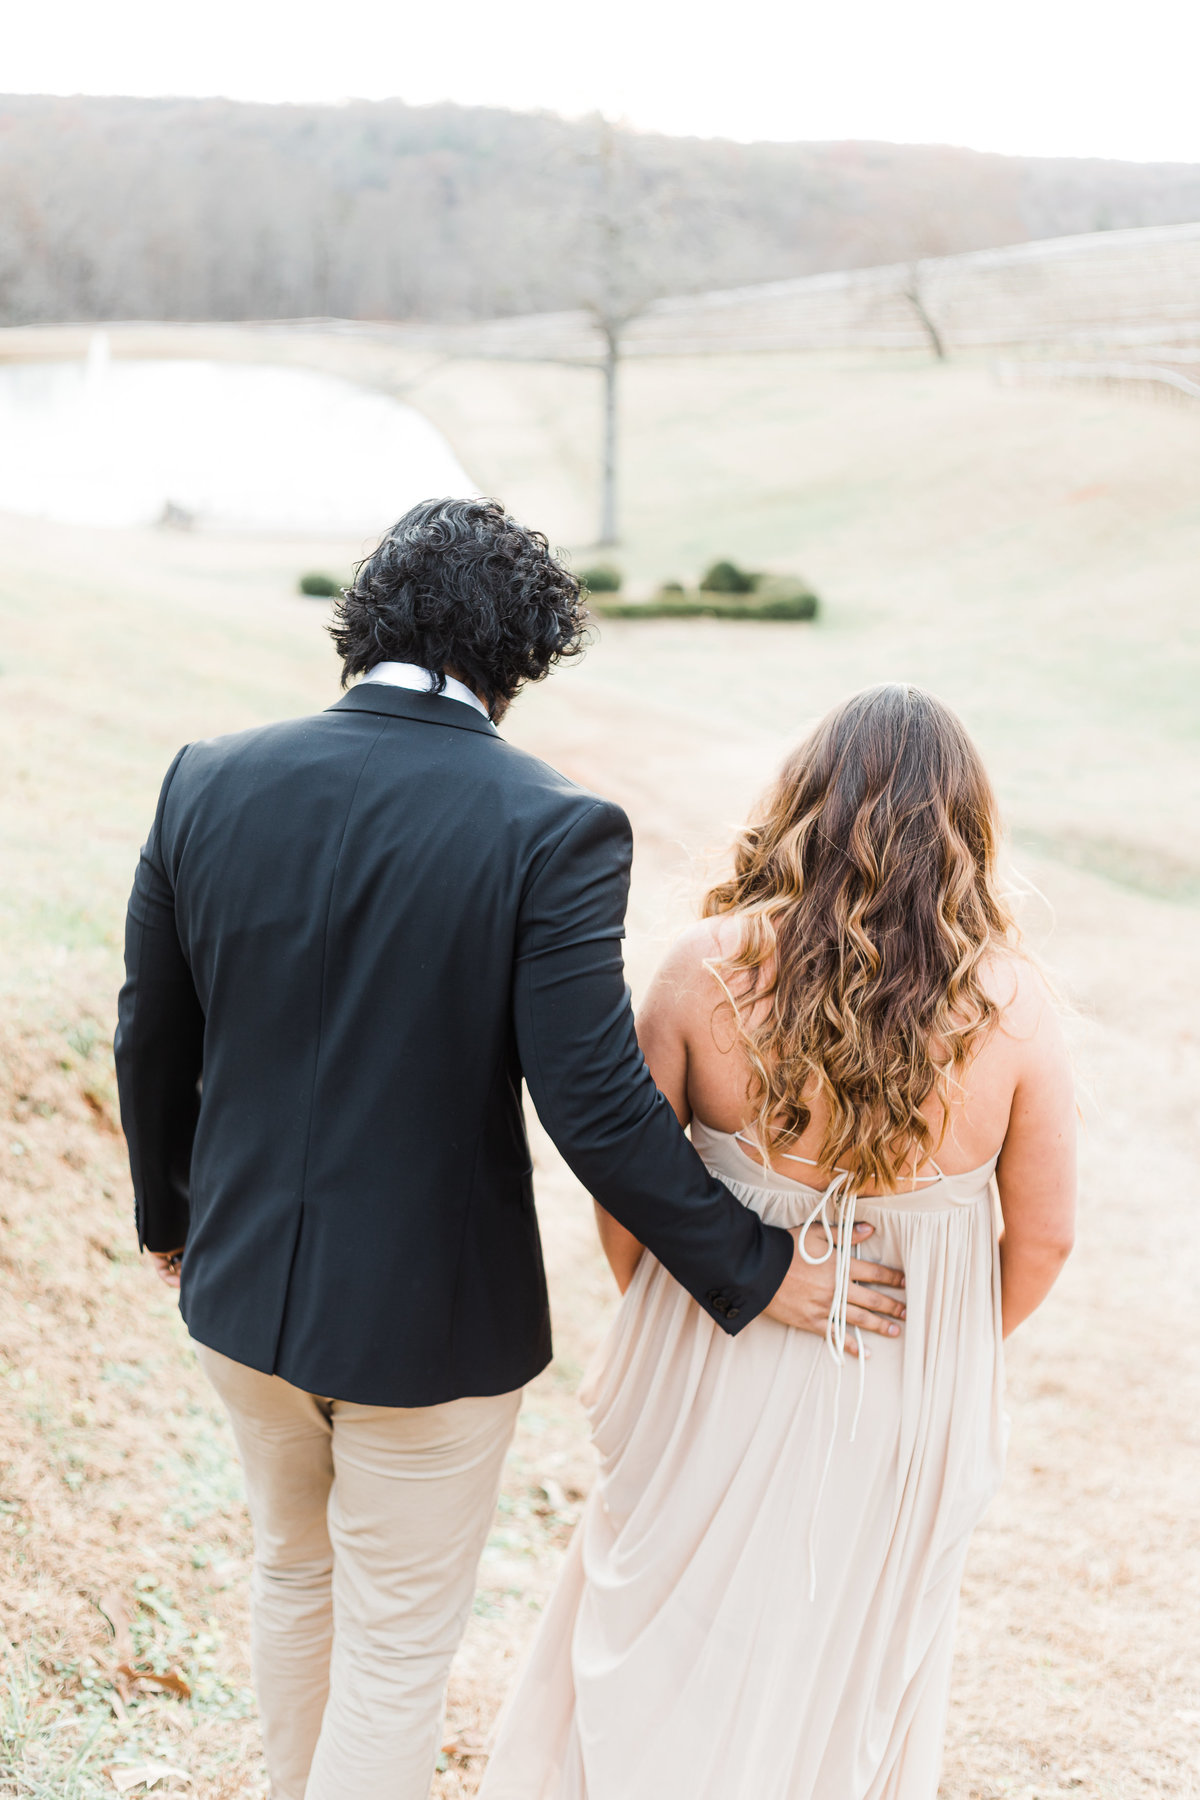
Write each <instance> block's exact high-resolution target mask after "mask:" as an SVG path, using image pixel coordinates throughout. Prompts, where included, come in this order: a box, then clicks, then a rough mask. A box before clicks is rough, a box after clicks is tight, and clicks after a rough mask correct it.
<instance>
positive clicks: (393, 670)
mask: <svg viewBox="0 0 1200 1800" xmlns="http://www.w3.org/2000/svg"><path fill="white" fill-rule="evenodd" d="M363 680H364V681H380V682H383V683H384V685H385V686H387V687H402V688H415V689H416V691H417V692H418V693H419V694H429V693H432V691H433V684H434V680H435V677H434V676H433V675H431V674H430V672H429V670H428V669H423V668H422V667H421V665H420V663H410V662H381V663H376V664H375V667H374V668H373V669H372V670H371V672H370V674H368V675H364V676H363ZM440 698H441V699H443V700H461V701H462V703H463V705H464V706H473V707H474V708H475V711H476V712H477V713H482V714H483V716H484V718H485V719H486V718H487V716H488V709H487V707H486V706H485V705H484V704H483V701H482V700H481V699H480V698H479V695H478V694H475V693H472V691H471V689H470V688H469V687H468V686H467V684H466V682H465V681H459V680H458V679H457V677H456V676H454V675H447V677H446V686H445V688H444V689H443V690H442V693H441V696H440Z"/></svg>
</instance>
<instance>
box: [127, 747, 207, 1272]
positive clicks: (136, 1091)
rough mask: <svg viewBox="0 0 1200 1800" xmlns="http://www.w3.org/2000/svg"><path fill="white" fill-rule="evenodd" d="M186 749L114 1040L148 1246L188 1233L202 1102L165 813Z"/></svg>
mask: <svg viewBox="0 0 1200 1800" xmlns="http://www.w3.org/2000/svg"><path fill="white" fill-rule="evenodd" d="M183 754H184V752H183V751H182V750H181V751H180V752H179V755H178V756H177V757H176V758H175V761H174V762H173V763H172V764H171V767H170V768H169V769H168V771H167V776H166V780H165V781H164V782H163V786H162V793H161V794H160V795H159V801H158V811H157V813H156V814H155V818H154V824H153V827H152V828H151V832H150V836H149V838H148V839H147V840H146V843H145V846H144V847H143V849H142V854H141V859H140V861H139V863H138V867H137V874H136V876H135V878H134V883H133V892H132V894H131V895H130V897H129V910H128V913H127V915H126V921H125V985H124V986H123V987H122V989H121V994H120V999H119V1000H118V1003H117V1019H118V1023H117V1036H116V1042H115V1045H114V1049H115V1053H116V1064H117V1090H118V1093H119V1095H120V1101H121V1124H122V1125H123V1126H124V1129H125V1137H126V1141H127V1143H128V1146H129V1168H130V1173H131V1175H132V1177H133V1192H134V1200H135V1203H136V1207H137V1230H138V1243H139V1244H140V1245H141V1246H142V1248H143V1249H144V1250H175V1249H178V1248H179V1247H180V1246H181V1245H182V1244H183V1243H185V1242H186V1240H187V1234H188V1182H189V1174H190V1167H191V1159H192V1140H193V1138H194V1136H195V1132H196V1120H197V1117H198V1114H199V1110H200V1100H199V1082H200V1072H201V1065H202V1060H203V1053H204V1014H203V1012H202V1011H201V1008H200V1002H199V1000H198V999H197V998H196V990H195V987H194V985H193V983H192V975H191V970H190V969H189V968H188V965H187V961H186V959H185V957H184V954H183V950H182V948H181V946H180V942H179V933H178V931H177V929H176V924H175V895H174V892H173V889H172V886H171V881H170V878H169V876H168V873H167V868H166V864H165V862H164V859H163V849H162V838H163V814H164V812H165V809H166V804H167V795H168V793H169V792H170V788H171V783H172V781H173V780H174V777H175V771H176V770H177V769H178V767H179V763H180V760H181V758H182V757H183Z"/></svg>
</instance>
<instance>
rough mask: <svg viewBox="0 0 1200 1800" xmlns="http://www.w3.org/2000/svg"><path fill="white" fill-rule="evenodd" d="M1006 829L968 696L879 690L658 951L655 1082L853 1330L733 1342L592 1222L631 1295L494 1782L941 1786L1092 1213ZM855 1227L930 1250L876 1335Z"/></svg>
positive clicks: (621, 1796)
mask: <svg viewBox="0 0 1200 1800" xmlns="http://www.w3.org/2000/svg"><path fill="white" fill-rule="evenodd" d="M997 837H998V826H997V819H996V808H995V801H994V798H993V795H992V791H991V787H990V785H989V782H988V779H987V776H986V774H985V772H984V769H983V766H982V764H981V762H980V759H979V756H978V753H977V752H976V750H975V748H974V746H973V745H972V743H971V741H970V739H969V738H968V736H967V734H966V732H965V730H964V729H963V727H962V725H961V724H960V722H959V721H958V720H957V719H956V718H955V716H954V715H953V714H952V713H951V712H950V711H949V710H948V709H947V708H946V707H944V706H943V705H941V703H940V702H938V701H937V700H935V699H934V698H933V697H932V696H930V695H929V694H926V693H923V692H921V691H920V690H919V689H916V688H912V687H907V686H890V687H882V688H875V689H872V690H869V691H868V692H866V693H863V694H859V695H857V696H856V697H855V698H854V699H852V700H850V701H848V702H847V703H846V704H845V705H843V706H841V707H839V708H837V709H836V710H835V711H834V712H832V713H830V714H829V716H828V717H827V718H826V719H825V720H824V721H823V722H822V723H821V724H820V725H819V726H818V727H817V729H816V731H815V732H814V733H813V734H812V736H811V737H810V738H809V739H808V740H807V742H806V743H804V744H803V745H802V746H801V748H800V749H799V750H798V751H796V752H795V754H794V755H793V756H792V757H791V758H790V759H789V761H788V762H787V764H786V765H785V767H784V769H783V772H782V774H781V776H780V778H779V781H778V783H777V785H776V787H775V789H774V791H773V793H771V795H770V796H769V797H768V799H767V801H766V803H765V806H764V807H763V809H762V811H761V813H760V816H759V818H758V820H757V821H756V822H755V823H754V824H752V825H750V826H749V827H748V828H747V829H746V830H745V831H744V832H743V833H742V835H741V837H740V839H739V840H738V843H737V846H736V851H735V858H734V873H733V875H732V877H731V878H730V879H729V880H728V881H725V882H722V883H721V884H720V885H719V886H717V887H715V888H714V889H713V890H712V892H711V893H710V894H709V895H708V898H707V901H706V904H705V908H704V912H705V917H704V919H703V921H702V923H701V924H699V925H698V926H696V927H695V928H694V929H692V930H691V931H689V932H688V933H687V934H686V935H685V936H684V937H683V938H682V939H681V941H680V942H679V943H678V944H677V945H676V947H675V948H674V950H673V951H672V952H671V954H670V955H669V956H668V958H667V960H666V962H665V964H664V965H663V967H662V969H661V970H660V972H659V974H658V976H657V978H656V980H655V982H654V985H653V988H652V990H651V992H650V994H649V996H648V999H647V1002H646V1006H645V1009H644V1012H643V1014H642V1017H641V1019H640V1021H639V1035H640V1037H641V1039H642V1043H643V1047H644V1049H645V1053H646V1057H647V1059H648V1061H649V1064H650V1068H651V1071H652V1073H653V1074H654V1077H655V1079H656V1081H657V1082H658V1084H659V1086H660V1087H661V1088H662V1090H663V1092H664V1093H665V1094H666V1095H667V1097H668V1099H669V1100H670V1101H671V1103H672V1105H673V1106H674V1107H675V1110H676V1112H677V1113H678V1115H679V1118H680V1120H681V1121H682V1122H683V1123H684V1124H689V1125H690V1127H691V1132H692V1139H693V1142H694V1143H695V1145H696V1148H697V1149H698V1150H699V1152H700V1154H701V1156H702V1157H703V1158H704V1160H705V1161H706V1162H707V1164H708V1165H709V1167H710V1168H711V1169H712V1170H713V1171H714V1172H715V1173H716V1174H717V1175H719V1176H721V1178H722V1179H723V1180H725V1181H726V1182H727V1183H728V1184H729V1186H730V1187H731V1188H732V1189H733V1190H734V1192H735V1193H737V1194H738V1196H739V1197H740V1198H741V1199H742V1200H743V1201H744V1202H745V1204H746V1205H747V1206H751V1207H753V1208H755V1210H756V1211H758V1212H759V1213H761V1214H762V1215H763V1216H764V1217H766V1218H768V1219H770V1220H771V1221H772V1222H773V1223H777V1224H783V1225H788V1226H796V1227H801V1228H806V1229H802V1236H801V1248H802V1253H803V1254H804V1255H806V1256H807V1257H808V1258H810V1259H817V1258H822V1257H828V1258H830V1259H831V1262H832V1263H833V1265H834V1267H835V1283H834V1299H833V1302H832V1305H831V1309H830V1315H829V1324H828V1330H827V1334H826V1338H825V1341H824V1342H822V1340H821V1339H820V1338H818V1337H815V1336H811V1335H808V1334H805V1333H802V1332H797V1331H789V1330H788V1329H786V1328H785V1327H783V1326H780V1325H777V1324H776V1323H775V1322H774V1321H772V1320H770V1319H765V1318H760V1319H757V1320H755V1321H754V1322H753V1323H752V1324H751V1325H750V1326H749V1327H748V1328H747V1329H746V1330H745V1331H744V1332H742V1333H741V1334H740V1335H739V1336H737V1337H735V1338H730V1337H728V1336H726V1335H725V1334H724V1333H723V1332H720V1331H718V1330H717V1329H716V1328H715V1327H714V1326H713V1324H712V1322H711V1321H710V1320H709V1319H708V1318H707V1317H706V1316H705V1315H704V1314H703V1313H702V1312H701V1310H700V1309H699V1307H697V1306H696V1305H695V1303H694V1302H693V1301H692V1300H691V1299H690V1298H689V1297H688V1295H687V1294H685V1293H684V1291H683V1290H682V1289H681V1288H679V1287H678V1286H677V1285H676V1284H675V1283H674V1282H673V1281H672V1280H671V1278H670V1277H669V1276H668V1275H667V1274H666V1272H665V1270H664V1269H663V1268H662V1267H661V1266H660V1265H659V1264H658V1263H657V1262H655V1260H654V1259H653V1258H652V1257H651V1256H650V1255H649V1254H647V1253H644V1252H643V1251H642V1249H641V1246H640V1245H639V1244H637V1242H636V1241H635V1240H634V1239H633V1238H631V1237H630V1236H629V1234H628V1233H627V1232H626V1231H624V1230H623V1229H622V1227H621V1226H619V1225H618V1224H617V1223H616V1221H615V1220H613V1219H611V1218H609V1217H607V1216H604V1217H602V1218H601V1220H600V1226H601V1235H602V1239H603V1242H604V1247H605V1251H606V1253H607V1255H608V1259H609V1262H610V1263H611V1265H612V1268H613V1272H614V1274H615V1276H616V1278H617V1281H618V1283H619V1284H620V1286H621V1288H622V1290H623V1291H624V1296H625V1297H624V1301H623V1303H622V1306H621V1309H620V1312H619V1313H618V1316H617V1319H616V1321H615V1323H614V1325H613V1328H612V1330H611V1332H610V1334H609V1337H608V1340H607V1342H606V1343H605V1345H604V1347H603V1349H602V1351H601V1353H600V1356H599V1359H598V1362H597V1364H596V1366H595V1368H594V1369H593V1370H592V1372H591V1373H590V1375H589V1377H588V1380H587V1382H586V1384H585V1388H584V1401H585V1404H586V1406H587V1408H588V1411H589V1413H590V1416H591V1420H592V1426H593V1431H594V1435H595V1442H596V1446H597V1450H598V1452H599V1458H600V1470H599V1476H598V1480H597V1483H596V1487H595V1490H594V1492H593V1493H592V1496H591V1499H590V1501H589V1503H588V1507H587V1509H586V1512H585V1515H584V1518H583V1521H582V1523H581V1525H580V1527H579V1530H578V1532H577V1534H576V1537H575V1540H574V1543H573V1545H572V1548H571V1552H570V1556H569V1558H568V1561H567V1564H566V1567H565V1569H564V1571H563V1575H562V1578H561V1580H560V1583H559V1586H558V1588H557V1590H556V1593H555V1595H554V1597H553V1599H552V1601H551V1603H550V1606H549V1608H548V1610H547V1612H546V1615H545V1617H544V1619H543V1622H542V1626H541V1629H540V1632H539V1635H538V1638H537V1640H536V1642H535V1644H534V1648H533V1652H532V1656H531V1658H530V1661H529V1664H528V1666H527V1668H526V1670H525V1672H524V1675H523V1676H522V1678H521V1680H520V1682H519V1684H518V1686H517V1689H516V1691H515V1693H514V1695H513V1697H512V1699H511V1701H510V1703H509V1707H508V1709H507V1711H506V1714H505V1716H504V1719H503V1721H502V1724H501V1729H500V1734H499V1739H498V1742H497V1746H496V1750H495V1753H494V1756H493V1758H492V1762H491V1765H490V1767H489V1770H488V1773H487V1776H486V1778H485V1780H484V1784H483V1788H482V1791H481V1800H718V1797H719V1800H934V1795H935V1794H936V1791H937V1785H938V1769H939V1763H940V1759H941V1748H942V1736H943V1728H944V1720H945V1712H946V1699H947V1690H948V1686H949V1679H950V1660H951V1650H952V1638H953V1629H954V1614H955V1606H956V1602H957V1598H958V1589H959V1583H960V1578H961V1574H962V1568H963V1562H964V1559H965V1556H966V1551H967V1545H968V1541H969V1539H970V1534H971V1531H972V1529H973V1528H974V1526H975V1524H976V1523H977V1521H978V1520H979V1518H980V1515H981V1514H982V1512H983V1510H984V1508H985V1507H986V1506H987V1504H988V1501H989V1500H990V1499H991V1497H992V1495H993V1494H994V1492H995V1491H996V1487H997V1485H998V1483H999V1481H1000V1476H1001V1471H1002V1464H1003V1456H1004V1435H1005V1425H1004V1417H1003V1411H1002V1401H1003V1351H1002V1337H1003V1336H1006V1335H1007V1334H1008V1333H1009V1332H1010V1331H1012V1330H1013V1329H1014V1328H1015V1327H1016V1326H1017V1325H1019V1324H1020V1323H1021V1321H1022V1320H1023V1319H1025V1318H1026V1317H1028V1315H1029V1314H1030V1313H1031V1312H1032V1311H1033V1310H1034V1308H1035V1307H1036V1306H1037V1305H1038V1304H1039V1303H1040V1302H1041V1301H1042V1300H1043V1299H1044V1298H1045V1296H1046V1294H1047V1293H1048V1291H1049V1289H1050V1287H1051V1285H1052V1283H1053V1282H1054V1280H1055V1277H1056V1276H1057V1274H1058V1272H1059V1270H1060V1268H1061V1266H1062V1264H1063V1262H1064V1261H1065V1259H1066V1257H1067V1255H1068V1253H1069V1250H1070V1246H1071V1237H1072V1218H1073V1209H1074V1191H1075V1172H1074V1138H1075V1107H1074V1098H1073V1092H1072V1082H1071V1074H1070V1068H1069V1064H1068V1058H1067V1054H1066V1051H1065V1048H1064V1044H1063V1039H1062V1035H1061V1032H1060V1030H1059V1026H1058V1023H1057V1020H1056V1017H1055V1014H1054V1011H1053V1009H1052V1006H1051V1005H1050V1002H1049V996H1048V994H1047V990H1046V987H1045V984H1044V983H1043V981H1042V980H1041V978H1040V977H1039V975H1038V974H1037V972H1036V970H1035V969H1034V968H1033V966H1032V965H1031V964H1030V963H1029V962H1028V961H1027V960H1026V959H1025V958H1023V957H1022V955H1021V954H1020V951H1019V949H1018V947H1017V934H1016V929H1015V926H1014V923H1013V919H1012V916H1011V914H1010V912H1009V910H1008V907H1007V905H1006V903H1005V900H1004V897H1003V895H1002V893H1001V891H1000V888H999V885H998V879H997V870H996V857H997ZM993 1188H995V1190H996V1191H997V1192H998V1199H999V1214H1000V1218H1001V1219H1002V1232H1001V1231H1000V1230H998V1219H997V1212H996V1208H995V1205H994V1203H993ZM857 1219H866V1220H869V1221H870V1223H871V1224H873V1225H874V1227H875V1230H876V1238H875V1240H874V1242H875V1243H876V1244H878V1245H879V1246H880V1248H879V1249H878V1250H874V1249H873V1251H872V1254H873V1255H876V1256H877V1257H878V1258H879V1260H880V1261H881V1262H888V1263H891V1264H893V1265H895V1266H899V1267H901V1268H903V1270H904V1272H905V1286H906V1292H905V1306H906V1317H905V1322H904V1324H903V1326H902V1327H901V1328H900V1329H899V1331H898V1333H897V1335H896V1336H895V1337H894V1338H887V1337H883V1338H875V1339H873V1340H872V1344H873V1347H872V1349H871V1350H870V1351H869V1352H868V1351H866V1350H865V1346H864V1344H863V1343H862V1340H861V1338H860V1337H859V1336H858V1332H857V1330H856V1326H855V1317H856V1308H855V1305H854V1297H855V1296H854V1290H853V1288H852V1286H851V1284H850V1283H849V1258H850V1237H851V1232H852V1229H853V1224H854V1222H855V1221H856V1220H857ZM848 1357H849V1358H856V1359H857V1360H856V1363H854V1364H853V1365H852V1366H851V1367H850V1368H849V1369H847V1368H846V1361H847V1358H848ZM868 1357H869V1358H870V1361H869V1365H868V1361H867V1358H868Z"/></svg>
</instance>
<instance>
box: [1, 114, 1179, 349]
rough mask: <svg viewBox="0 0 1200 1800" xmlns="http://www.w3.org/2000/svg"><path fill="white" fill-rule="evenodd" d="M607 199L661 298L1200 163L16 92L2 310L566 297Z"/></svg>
mask: <svg viewBox="0 0 1200 1800" xmlns="http://www.w3.org/2000/svg"><path fill="white" fill-rule="evenodd" d="M797 120H798V123H800V124H802V122H803V111H802V108H801V107H799V106H798V108H797ZM614 168H616V170H617V173H616V176H615V177H614ZM614 196H615V200H616V205H617V207H618V209H619V211H620V213H621V215H622V217H623V221H624V224H623V231H624V233H625V242H624V243H623V246H622V254H623V255H624V256H626V257H627V256H628V253H629V248H630V246H629V243H628V239H629V237H630V235H631V234H632V236H633V237H634V238H637V237H639V236H640V237H641V238H642V240H643V243H642V245H641V246H640V249H641V254H642V257H643V259H645V260H647V261H649V262H652V264H653V282H652V286H653V289H654V291H655V292H656V293H659V294H673V293H674V294H682V293H691V292H697V291H700V290H703V289H706V288H713V287H729V286H740V285H742V284H745V283H748V282H755V281H768V280H775V279H779V278H783V277H787V276H796V275H805V274H811V273H815V272H818V271H822V270H829V269H840V268H848V267H856V266H864V265H868V264H875V263H884V262H894V261H900V260H904V259H907V258H910V257H914V256H938V255H946V254H948V253H951V252H954V251H959V250H971V249H981V248H985V247H988V246H992V245H1000V244H1011V243H1017V242H1020V241H1022V240H1024V239H1027V238H1042V237H1052V236H1058V235H1064V234H1068V233H1074V232H1084V231H1095V230H1103V229H1107V228H1110V227H1116V226H1132V225H1154V224H1170V223H1176V222H1182V221H1185V220H1191V219H1197V218H1200V166H1193V165H1185V164H1162V165H1151V164H1132V163H1115V162H1099V161H1065V160H1036V159H1022V158H1014V157H1001V156H988V155H981V154H978V153H976V152H973V151H967V150H952V149H944V148H921V147H913V146H896V145H888V144H861V143H849V144H806V143H796V144H769V143H761V144H749V145H744V144H733V143H728V142H722V141H719V140H700V139H683V138H668V137H662V136H654V135H651V134H643V133H633V132H628V131H617V132H615V133H613V132H610V131H606V129H605V128H604V127H603V126H602V125H601V124H600V122H599V121H592V120H580V121H574V122H570V121H566V120H562V119H558V118H555V117H553V116H551V115H548V114H521V113H510V112H503V111H498V110H493V109H487V108H481V107H458V106H450V105H442V106H431V107H411V106H407V105H405V104H403V103H402V102H400V101H387V102H381V103H366V102H361V103H358V102H356V103H352V104H347V105H344V106H337V107H322V106H260V105H245V104H238V103H234V102H229V101H218V100H106V99H79V98H77V99H50V98H28V97H7V98H2V97H0V323H5V324H20V323H36V322H42V321H57V320H70V319H81V320H90V319H121V318H125V319H138V318H142V319H146V318H151V319H246V318H296V317H313V316H335V317H341V318H351V319H441V320H449V319H471V318H488V317H495V316H497V315H503V314H513V313H527V312H539V311H547V310H555V309H558V308H564V307H572V306H575V305H578V304H579V303H580V301H581V299H583V298H586V296H585V295H584V294H583V292H582V287H583V285H584V284H585V278H584V276H583V275H582V274H581V270H583V269H584V268H585V267H586V266H588V265H591V267H592V274H591V275H590V276H589V277H587V280H588V281H590V282H591V283H592V285H593V286H594V276H595V269H594V265H595V261H596V256H597V253H598V248H597V242H596V221H597V219H598V218H600V217H602V216H604V217H607V213H606V210H605V209H606V208H608V209H610V210H611V207H612V204H613V200H614ZM600 252H602V244H601V245H600Z"/></svg>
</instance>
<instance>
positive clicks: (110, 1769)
mask: <svg viewBox="0 0 1200 1800" xmlns="http://www.w3.org/2000/svg"><path fill="white" fill-rule="evenodd" d="M104 1773H105V1774H106V1775H107V1776H108V1779H109V1780H110V1781H111V1782H112V1784H113V1786H114V1787H115V1788H116V1790H117V1792H118V1794H131V1793H132V1792H133V1790H134V1788H139V1787H140V1788H145V1789H146V1791H147V1792H149V1790H150V1789H151V1788H153V1787H157V1786H158V1784H159V1782H160V1781H186V1782H187V1783H188V1785H189V1786H190V1785H191V1780H192V1778H191V1776H190V1775H189V1774H188V1772H187V1770H186V1769H176V1768H174V1767H173V1765H172V1764H171V1763H108V1764H106V1766H105V1770H104Z"/></svg>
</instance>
